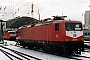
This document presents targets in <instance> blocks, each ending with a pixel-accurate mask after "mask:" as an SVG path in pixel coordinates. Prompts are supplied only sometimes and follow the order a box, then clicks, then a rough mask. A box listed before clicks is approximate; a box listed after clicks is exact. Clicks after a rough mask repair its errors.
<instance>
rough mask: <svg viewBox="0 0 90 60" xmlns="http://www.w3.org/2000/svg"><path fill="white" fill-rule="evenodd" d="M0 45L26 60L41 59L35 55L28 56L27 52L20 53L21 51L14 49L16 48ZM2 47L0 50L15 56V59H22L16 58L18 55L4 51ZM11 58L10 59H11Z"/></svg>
mask: <svg viewBox="0 0 90 60" xmlns="http://www.w3.org/2000/svg"><path fill="white" fill-rule="evenodd" d="M0 47H1V48H3V49H7V50H10V51H11V52H13V53H15V54H17V55H19V56H21V57H22V58H24V59H26V60H31V59H32V58H33V59H35V60H41V59H39V58H36V57H34V56H30V55H27V54H25V53H22V52H19V51H16V50H13V49H10V48H7V47H4V46H0ZM3 49H0V51H2V52H5V53H6V54H8V55H11V56H13V57H15V58H17V59H19V60H23V59H21V58H18V57H17V56H15V55H12V54H10V53H8V52H6V51H4V50H3ZM5 53H4V54H5ZM6 54H5V55H6ZM6 56H7V55H6ZM9 58H10V57H9ZM10 59H11V58H10ZM11 60H12V59H11Z"/></svg>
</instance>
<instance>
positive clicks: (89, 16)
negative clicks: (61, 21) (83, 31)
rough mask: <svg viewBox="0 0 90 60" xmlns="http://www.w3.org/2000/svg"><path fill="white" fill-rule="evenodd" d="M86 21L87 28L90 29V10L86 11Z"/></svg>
mask: <svg viewBox="0 0 90 60" xmlns="http://www.w3.org/2000/svg"><path fill="white" fill-rule="evenodd" d="M84 18H85V19H84V20H85V27H89V28H90V10H89V11H85V14H84Z"/></svg>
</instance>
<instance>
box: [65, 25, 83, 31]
mask: <svg viewBox="0 0 90 60" xmlns="http://www.w3.org/2000/svg"><path fill="white" fill-rule="evenodd" d="M65 27H66V30H67V31H73V30H75V31H77V30H78V31H81V30H82V24H81V23H65Z"/></svg>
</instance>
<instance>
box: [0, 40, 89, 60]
mask: <svg viewBox="0 0 90 60" xmlns="http://www.w3.org/2000/svg"><path fill="white" fill-rule="evenodd" d="M4 42H7V45H6V46H5V47H7V48H11V49H14V50H16V51H20V52H23V53H25V54H28V55H31V56H34V57H38V58H40V59H42V60H74V59H69V58H65V57H61V56H57V55H52V54H47V53H43V52H38V51H35V50H30V49H25V48H21V47H17V46H15V44H16V42H14V41H8V40H4ZM3 45H4V44H3ZM81 56H87V57H90V52H89V53H87V52H85V53H82V54H81ZM76 58H78V59H82V60H90V58H83V57H76ZM0 60H10V59H9V58H8V57H7V56H5V55H4V54H3V53H2V52H1V51H0Z"/></svg>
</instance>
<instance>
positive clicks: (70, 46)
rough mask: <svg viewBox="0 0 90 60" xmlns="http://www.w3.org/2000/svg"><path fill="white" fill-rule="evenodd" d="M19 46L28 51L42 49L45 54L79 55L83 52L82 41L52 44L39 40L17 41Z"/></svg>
mask: <svg viewBox="0 0 90 60" xmlns="http://www.w3.org/2000/svg"><path fill="white" fill-rule="evenodd" d="M19 42H20V45H21V46H23V47H26V46H27V47H28V48H30V49H33V48H36V49H42V50H44V51H45V52H58V53H59V54H67V55H68V54H81V52H83V51H84V42H83V41H76V42H75V41H73V42H54V41H52V42H51V41H44V40H43V41H40V40H19Z"/></svg>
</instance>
